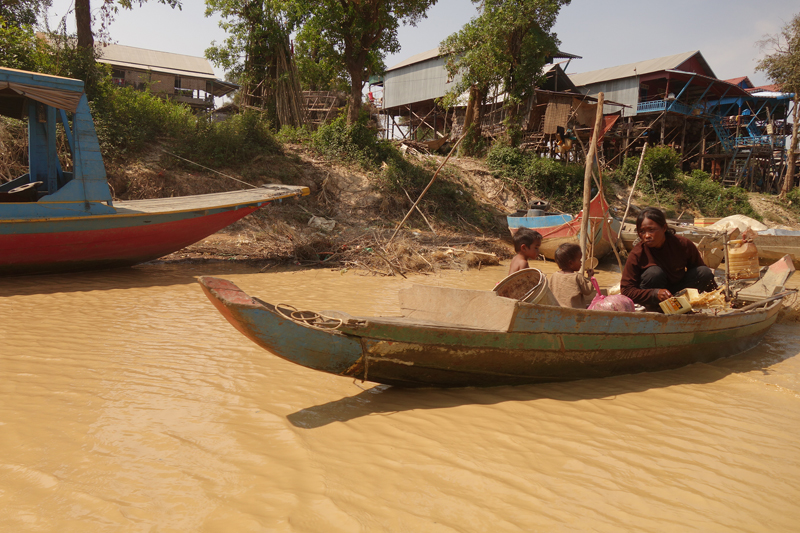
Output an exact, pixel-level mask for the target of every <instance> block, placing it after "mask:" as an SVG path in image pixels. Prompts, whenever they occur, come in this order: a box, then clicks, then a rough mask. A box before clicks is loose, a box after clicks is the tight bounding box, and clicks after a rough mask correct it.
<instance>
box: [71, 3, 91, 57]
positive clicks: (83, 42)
mask: <svg viewBox="0 0 800 533" xmlns="http://www.w3.org/2000/svg"><path fill="white" fill-rule="evenodd" d="M75 23H76V24H77V28H78V48H89V49H91V48H93V47H94V36H93V35H92V8H91V6H90V5H89V0H75Z"/></svg>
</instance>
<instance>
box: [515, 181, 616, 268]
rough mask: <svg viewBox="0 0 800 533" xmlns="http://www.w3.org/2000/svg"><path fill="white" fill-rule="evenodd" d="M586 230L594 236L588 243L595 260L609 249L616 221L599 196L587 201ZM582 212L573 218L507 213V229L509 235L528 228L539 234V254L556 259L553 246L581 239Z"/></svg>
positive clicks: (557, 215)
mask: <svg viewBox="0 0 800 533" xmlns="http://www.w3.org/2000/svg"><path fill="white" fill-rule="evenodd" d="M589 217H590V218H589V220H590V229H589V233H590V234H591V235H592V236H593V243H590V245H589V246H590V247H591V250H592V255H593V256H594V257H596V258H597V259H602V258H603V257H604V256H606V255H607V254H609V253H611V252H612V248H611V243H612V242H614V241H615V240H616V235H617V231H618V229H619V222H618V221H616V220H615V219H613V218H612V217H611V216H610V215H609V213H608V204H607V203H606V201H605V199H604V198H603V197H602V195H600V194H598V195H596V196H595V197H594V198H592V201H591V203H590V204H589ZM582 218H583V211H581V212H580V213H578V214H577V215H576V216H575V217H573V216H572V215H568V214H555V215H543V216H523V217H520V216H511V215H509V216H507V217H506V220H507V222H508V229H509V231H510V232H511V235H512V236H513V235H514V234H516V233H517V231H518V230H519V229H520V228H530V229H533V230H536V231H538V232H539V233H541V234H542V245H541V246H540V247H539V253H540V254H542V255H543V256H545V257H546V258H547V259H550V260H551V261H553V260H555V252H556V248H558V247H559V246H560V245H562V244H564V243H575V244H577V243H578V241H579V239H580V232H581V220H582Z"/></svg>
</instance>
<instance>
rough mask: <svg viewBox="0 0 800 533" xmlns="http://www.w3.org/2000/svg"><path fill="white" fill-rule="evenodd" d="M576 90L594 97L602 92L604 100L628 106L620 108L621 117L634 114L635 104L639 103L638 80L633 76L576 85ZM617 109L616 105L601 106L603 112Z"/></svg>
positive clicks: (611, 111) (613, 111)
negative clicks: (582, 85)
mask: <svg viewBox="0 0 800 533" xmlns="http://www.w3.org/2000/svg"><path fill="white" fill-rule="evenodd" d="M578 90H579V91H580V92H582V93H583V94H588V95H589V96H594V97H597V95H598V94H599V93H604V97H605V99H606V100H612V101H614V102H617V103H620V104H625V105H629V106H630V107H629V108H628V107H623V108H622V116H623V117H631V116H634V115H636V105H637V104H638V103H639V81H638V80H637V79H636V78H635V77H630V78H623V79H621V80H611V81H604V82H602V83H595V84H592V85H586V86H584V87H578ZM619 110H620V108H619V107H617V106H603V113H616V112H617V111H619Z"/></svg>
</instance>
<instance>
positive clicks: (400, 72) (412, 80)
mask: <svg viewBox="0 0 800 533" xmlns="http://www.w3.org/2000/svg"><path fill="white" fill-rule="evenodd" d="M459 79H460V76H457V77H456V79H455V80H453V81H452V82H450V83H447V70H446V69H445V68H444V58H441V57H437V58H435V59H429V60H428V61H423V62H422V63H417V64H414V65H409V66H407V67H403V68H399V69H397V70H392V71H389V72H387V73H386V76H385V77H384V81H383V102H384V103H383V107H394V106H398V105H405V104H410V103H414V102H422V101H424V100H430V99H431V98H439V97H441V96H444V95H445V93H446V92H447V91H449V90H450V89H451V88H452V87H453V85H454V83H455V82H456V81H458V80H459Z"/></svg>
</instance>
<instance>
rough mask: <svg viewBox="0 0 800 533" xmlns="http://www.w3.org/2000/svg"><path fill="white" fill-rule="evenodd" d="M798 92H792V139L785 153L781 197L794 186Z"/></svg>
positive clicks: (799, 99) (799, 117)
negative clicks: (785, 167)
mask: <svg viewBox="0 0 800 533" xmlns="http://www.w3.org/2000/svg"><path fill="white" fill-rule="evenodd" d="M798 104H800V94H797V93H795V94H794V111H793V112H792V141H791V142H790V143H789V152H788V153H787V154H786V164H787V165H789V166H788V168H787V169H786V179H784V180H783V189H782V190H781V197H785V196H786V193H788V192H789V191H791V190H792V187H794V167H795V159H796V158H797V122H798V119H800V113H798V107H800V106H799V105H798Z"/></svg>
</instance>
